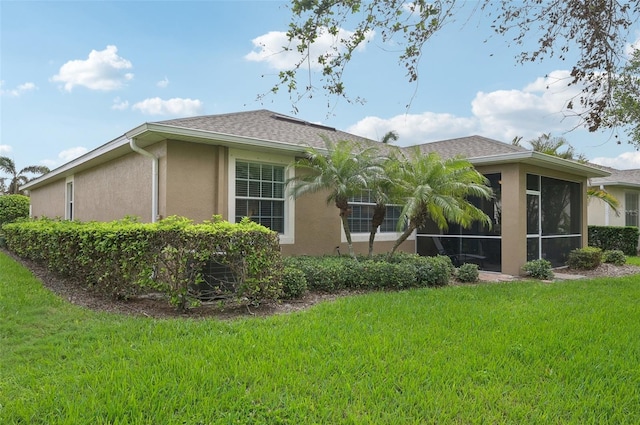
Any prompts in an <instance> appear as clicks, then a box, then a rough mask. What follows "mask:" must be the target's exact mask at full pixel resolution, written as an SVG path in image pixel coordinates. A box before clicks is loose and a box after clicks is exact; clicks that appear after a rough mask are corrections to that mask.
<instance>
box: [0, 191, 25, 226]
mask: <svg viewBox="0 0 640 425" xmlns="http://www.w3.org/2000/svg"><path fill="white" fill-rule="evenodd" d="M29 202H30V201H29V197H27V196H24V195H0V231H1V230H2V225H3V224H6V223H11V222H13V221H16V220H18V219H20V218H28V217H29Z"/></svg>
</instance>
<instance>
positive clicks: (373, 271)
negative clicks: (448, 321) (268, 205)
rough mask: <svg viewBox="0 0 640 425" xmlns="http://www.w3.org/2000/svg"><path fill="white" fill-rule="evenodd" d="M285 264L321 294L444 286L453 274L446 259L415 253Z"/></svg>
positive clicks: (305, 259)
mask: <svg viewBox="0 0 640 425" xmlns="http://www.w3.org/2000/svg"><path fill="white" fill-rule="evenodd" d="M284 263H285V265H286V267H287V268H294V269H298V270H300V271H301V272H302V273H303V274H304V277H305V279H306V282H307V285H308V288H309V289H311V290H315V291H323V292H336V291H340V290H342V289H405V288H415V287H425V286H444V285H447V284H448V283H449V280H450V279H451V276H452V273H453V271H454V267H453V265H452V264H451V260H450V259H449V257H446V256H437V257H422V256H419V255H415V254H396V255H393V256H391V257H389V256H388V255H386V254H382V255H378V256H375V257H374V258H373V259H368V258H364V257H362V258H359V259H358V260H354V259H353V258H351V257H349V256H324V257H312V256H293V257H285V258H284Z"/></svg>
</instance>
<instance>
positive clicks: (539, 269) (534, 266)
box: [522, 258, 553, 280]
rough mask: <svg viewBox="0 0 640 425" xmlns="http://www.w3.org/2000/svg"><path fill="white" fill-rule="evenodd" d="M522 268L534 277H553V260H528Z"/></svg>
mask: <svg viewBox="0 0 640 425" xmlns="http://www.w3.org/2000/svg"><path fill="white" fill-rule="evenodd" d="M522 270H523V271H524V272H525V273H526V274H527V275H528V276H531V277H532V278H534V279H542V280H549V279H553V271H552V270H551V262H550V261H548V260H545V259H544V258H540V259H538V260H532V261H527V262H526V263H525V264H524V266H522Z"/></svg>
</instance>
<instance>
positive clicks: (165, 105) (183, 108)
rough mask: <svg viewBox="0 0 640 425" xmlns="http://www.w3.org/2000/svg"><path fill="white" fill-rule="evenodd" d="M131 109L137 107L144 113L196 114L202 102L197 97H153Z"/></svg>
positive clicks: (199, 110) (200, 108) (201, 106)
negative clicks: (166, 98) (165, 98)
mask: <svg viewBox="0 0 640 425" xmlns="http://www.w3.org/2000/svg"><path fill="white" fill-rule="evenodd" d="M131 108H132V109H137V110H139V111H140V112H142V113H143V114H146V115H179V116H188V115H197V114H198V113H200V112H201V111H202V108H203V103H202V102H201V101H200V100H197V99H180V98H173V99H168V100H163V99H160V98H159V97H154V98H152V99H145V100H143V101H142V102H138V103H136V104H134V105H133V106H132V107H131Z"/></svg>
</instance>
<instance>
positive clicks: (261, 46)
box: [244, 28, 375, 70]
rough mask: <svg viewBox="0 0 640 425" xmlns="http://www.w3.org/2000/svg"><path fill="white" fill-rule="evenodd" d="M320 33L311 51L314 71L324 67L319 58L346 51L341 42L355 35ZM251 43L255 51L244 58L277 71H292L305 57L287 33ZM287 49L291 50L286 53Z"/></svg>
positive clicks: (275, 33) (274, 33)
mask: <svg viewBox="0 0 640 425" xmlns="http://www.w3.org/2000/svg"><path fill="white" fill-rule="evenodd" d="M319 33H320V35H319V36H318V38H317V40H316V41H315V43H313V44H312V45H311V47H310V51H309V57H310V59H311V62H310V66H311V69H313V70H319V69H321V68H322V65H320V64H319V63H318V61H317V58H318V57H319V56H323V55H327V54H328V55H331V53H332V52H335V51H344V46H343V43H342V42H341V40H344V39H348V38H349V37H351V36H352V35H353V34H354V33H353V32H351V31H347V30H345V29H340V30H338V34H337V35H336V36H333V35H331V34H329V32H328V31H327V30H326V28H322V29H320V30H319ZM374 34H375V33H374V32H373V31H369V32H368V33H367V35H366V36H365V37H366V40H365V41H364V42H362V43H361V44H360V46H359V47H358V50H359V51H362V50H364V48H365V46H366V44H367V43H368V42H369V41H371V40H373V37H374ZM251 42H252V43H253V47H254V50H253V51H252V52H250V53H248V54H247V55H245V57H244V58H245V59H246V60H248V61H252V62H266V63H267V65H269V66H270V67H271V68H273V69H276V70H286V69H291V68H293V67H294V66H295V65H296V64H297V63H299V62H300V60H301V59H302V58H303V55H302V54H301V53H299V52H298V49H297V46H298V44H296V43H295V41H293V44H292V42H290V41H289V39H288V37H287V33H286V32H282V31H270V32H268V33H266V34H263V35H261V36H259V37H256V38H254V39H253V40H251ZM286 47H289V48H290V49H289V50H287V51H285V48H286Z"/></svg>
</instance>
